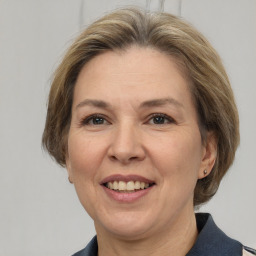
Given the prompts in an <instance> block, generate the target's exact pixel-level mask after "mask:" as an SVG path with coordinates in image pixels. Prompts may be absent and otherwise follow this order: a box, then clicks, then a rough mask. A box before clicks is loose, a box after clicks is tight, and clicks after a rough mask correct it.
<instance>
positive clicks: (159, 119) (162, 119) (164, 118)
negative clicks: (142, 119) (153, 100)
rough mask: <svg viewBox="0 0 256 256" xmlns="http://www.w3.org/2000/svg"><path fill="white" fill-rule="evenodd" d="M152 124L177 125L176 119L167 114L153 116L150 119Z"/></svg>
mask: <svg viewBox="0 0 256 256" xmlns="http://www.w3.org/2000/svg"><path fill="white" fill-rule="evenodd" d="M149 123H150V124H157V125H163V124H170V123H175V121H174V119H173V118H171V117H170V116H168V115H166V114H161V113H160V114H153V115H151V117H150V119H149Z"/></svg>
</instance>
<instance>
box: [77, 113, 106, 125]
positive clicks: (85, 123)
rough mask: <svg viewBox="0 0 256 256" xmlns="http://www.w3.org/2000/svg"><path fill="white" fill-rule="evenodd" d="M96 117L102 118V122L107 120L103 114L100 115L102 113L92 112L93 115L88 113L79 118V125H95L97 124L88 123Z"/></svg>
mask: <svg viewBox="0 0 256 256" xmlns="http://www.w3.org/2000/svg"><path fill="white" fill-rule="evenodd" d="M96 118H99V119H103V122H104V121H107V120H106V118H105V116H104V115H102V114H93V115H90V116H88V117H85V118H83V119H82V120H81V122H80V125H81V126H84V125H97V124H90V121H93V120H95V119H96ZM107 122H108V121H107ZM98 125H100V124H98Z"/></svg>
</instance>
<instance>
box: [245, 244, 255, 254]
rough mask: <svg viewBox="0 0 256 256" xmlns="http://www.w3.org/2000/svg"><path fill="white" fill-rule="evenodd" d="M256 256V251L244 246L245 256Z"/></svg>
mask: <svg viewBox="0 0 256 256" xmlns="http://www.w3.org/2000/svg"><path fill="white" fill-rule="evenodd" d="M252 255H256V250H255V249H252V248H250V247H247V246H244V247H243V256H252Z"/></svg>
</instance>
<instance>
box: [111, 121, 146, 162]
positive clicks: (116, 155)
mask: <svg viewBox="0 0 256 256" xmlns="http://www.w3.org/2000/svg"><path fill="white" fill-rule="evenodd" d="M145 155H146V154H145V150H144V147H143V143H142V136H141V133H140V131H139V127H136V126H135V125H132V124H129V123H123V124H121V125H119V126H118V127H116V129H115V131H114V132H113V135H112V142H111V145H110V147H109V150H108V156H109V158H110V159H111V160H112V161H117V162H120V163H122V164H125V165H127V164H129V163H131V162H134V161H142V160H143V159H144V158H145Z"/></svg>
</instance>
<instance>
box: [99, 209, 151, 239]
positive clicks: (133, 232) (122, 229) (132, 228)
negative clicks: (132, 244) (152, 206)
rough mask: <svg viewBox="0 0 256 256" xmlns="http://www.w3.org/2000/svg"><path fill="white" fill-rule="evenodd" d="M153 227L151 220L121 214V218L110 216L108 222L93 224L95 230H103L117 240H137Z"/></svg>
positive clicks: (134, 215)
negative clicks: (116, 237)
mask: <svg viewBox="0 0 256 256" xmlns="http://www.w3.org/2000/svg"><path fill="white" fill-rule="evenodd" d="M152 226H153V223H152V220H149V219H147V218H145V214H144V216H138V215H137V216H136V214H131V213H129V215H128V214H121V216H114V217H113V216H110V218H109V220H105V221H103V222H101V223H96V222H95V228H96V231H97V229H99V228H100V229H104V230H105V231H106V232H107V233H111V234H113V235H114V236H118V238H121V239H125V240H137V239H141V238H143V237H144V236H145V235H146V234H148V233H150V230H151V227H152Z"/></svg>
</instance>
